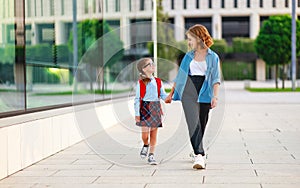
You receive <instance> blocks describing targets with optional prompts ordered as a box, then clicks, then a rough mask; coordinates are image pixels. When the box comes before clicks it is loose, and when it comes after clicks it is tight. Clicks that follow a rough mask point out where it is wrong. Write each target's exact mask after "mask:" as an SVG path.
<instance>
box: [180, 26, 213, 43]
mask: <svg viewBox="0 0 300 188" xmlns="http://www.w3.org/2000/svg"><path fill="white" fill-rule="evenodd" d="M186 34H191V35H192V36H193V37H196V38H197V39H200V45H201V47H202V48H203V47H208V48H210V47H211V46H212V45H213V44H214V41H213V39H212V38H211V36H210V34H209V32H208V31H207V29H206V27H205V26H203V25H201V24H196V25H194V26H192V27H190V28H189V29H188V31H187V32H186Z"/></svg>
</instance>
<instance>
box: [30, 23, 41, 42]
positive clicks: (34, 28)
mask: <svg viewBox="0 0 300 188" xmlns="http://www.w3.org/2000/svg"><path fill="white" fill-rule="evenodd" d="M31 32H32V33H31V44H32V45H36V44H38V43H39V32H38V25H37V24H36V23H32V24H31Z"/></svg>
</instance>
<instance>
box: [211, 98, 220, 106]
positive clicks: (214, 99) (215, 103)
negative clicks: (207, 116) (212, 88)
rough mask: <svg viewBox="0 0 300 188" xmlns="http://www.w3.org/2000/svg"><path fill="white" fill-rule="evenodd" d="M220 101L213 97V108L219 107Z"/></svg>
mask: <svg viewBox="0 0 300 188" xmlns="http://www.w3.org/2000/svg"><path fill="white" fill-rule="evenodd" d="M217 103H218V99H217V98H216V97H213V98H212V100H211V108H215V107H216V106H217Z"/></svg>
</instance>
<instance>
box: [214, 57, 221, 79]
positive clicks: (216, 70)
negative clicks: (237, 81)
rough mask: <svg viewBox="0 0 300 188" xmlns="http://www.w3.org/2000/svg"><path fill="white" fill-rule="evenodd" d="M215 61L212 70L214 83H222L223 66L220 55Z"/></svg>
mask: <svg viewBox="0 0 300 188" xmlns="http://www.w3.org/2000/svg"><path fill="white" fill-rule="evenodd" d="M214 63H215V65H214V66H215V68H214V69H213V71H212V85H215V84H216V83H218V84H220V83H221V77H220V76H221V75H220V72H221V68H220V59H219V57H218V56H217V57H216V59H215V62H214Z"/></svg>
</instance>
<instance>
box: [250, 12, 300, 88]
mask: <svg viewBox="0 0 300 188" xmlns="http://www.w3.org/2000/svg"><path fill="white" fill-rule="evenodd" d="M291 21H292V18H291V16H289V15H278V16H270V17H269V19H268V20H266V21H264V22H263V25H262V27H261V29H260V31H259V35H258V36H257V38H256V40H255V43H254V47H255V51H256V53H257V54H258V56H259V57H260V58H262V59H263V60H264V61H265V62H266V63H267V64H269V65H275V84H276V88H278V67H279V66H280V65H282V66H283V73H282V88H284V80H285V79H286V74H287V73H286V68H285V67H286V64H288V63H290V61H291V23H292V22H291ZM296 24H297V28H300V21H298V20H297V23H296ZM296 32H297V33H296V36H297V44H296V45H297V54H299V52H300V49H299V47H300V30H299V29H298V30H297V31H296Z"/></svg>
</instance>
